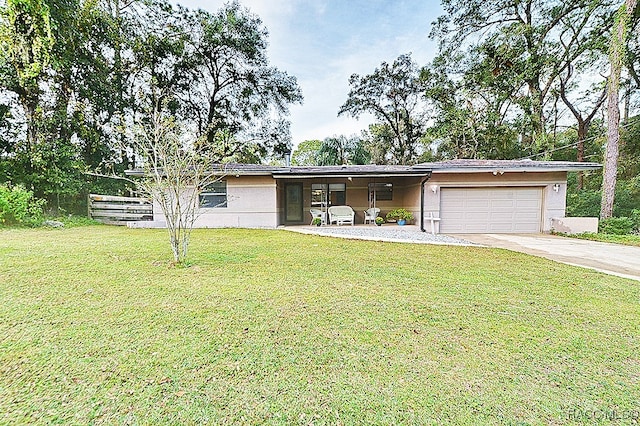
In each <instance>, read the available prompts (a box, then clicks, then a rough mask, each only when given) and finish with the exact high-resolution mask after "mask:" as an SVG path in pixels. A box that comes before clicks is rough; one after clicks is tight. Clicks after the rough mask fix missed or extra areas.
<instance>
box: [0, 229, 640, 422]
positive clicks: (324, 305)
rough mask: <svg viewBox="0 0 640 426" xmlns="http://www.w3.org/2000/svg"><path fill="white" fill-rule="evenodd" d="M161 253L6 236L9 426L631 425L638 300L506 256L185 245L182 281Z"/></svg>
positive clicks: (120, 237)
mask: <svg viewBox="0 0 640 426" xmlns="http://www.w3.org/2000/svg"><path fill="white" fill-rule="evenodd" d="M166 239H167V236H166V233H165V231H162V230H131V229H125V228H112V227H104V226H101V227H79V228H73V229H63V230H55V229H52V230H46V229H39V230H29V229H26V230H25V229H21V230H8V231H2V232H0V296H1V298H0V299H1V301H2V303H0V424H20V423H38V424H51V423H64V424H87V423H97V424H203V423H214V424H231V423H233V424H305V425H306V424H316V425H320V424H371V423H375V424H390V425H391V424H469V425H472V424H473V425H475V424H545V425H547V424H583V423H584V424H593V423H594V422H593V420H594V419H595V420H598V419H600V420H602V424H611V422H608V421H607V420H606V419H604V418H603V415H604V414H609V413H615V414H616V415H617V416H619V417H625V418H624V419H622V420H621V421H619V422H617V423H616V424H625V423H631V422H632V421H633V416H634V413H635V415H636V416H637V415H638V410H639V409H640V406H639V404H640V403H639V401H640V342H639V336H640V303H639V302H640V287H639V286H638V284H637V283H636V282H634V281H630V280H624V279H621V278H617V277H612V276H607V275H603V274H600V273H597V272H593V271H589V270H586V269H580V268H574V267H570V266H565V265H561V264H557V263H553V262H550V261H547V260H544V259H540V258H535V257H531V256H527V255H522V254H517V253H513V252H509V251H505V250H494V249H485V248H475V247H445V246H426V245H407V244H394V243H381V242H370V241H349V240H342V239H331V238H327V237H319V236H306V235H298V234H293V233H288V232H286V231H256V230H253V231H251V230H196V231H194V235H193V241H192V245H191V257H190V259H191V262H192V266H191V267H189V268H175V267H170V266H168V265H169V263H168V260H169V259H170V253H169V251H168V244H167V241H166ZM594 410H595V411H596V413H595V414H593V411H594ZM589 413H592V414H589ZM636 420H637V417H636Z"/></svg>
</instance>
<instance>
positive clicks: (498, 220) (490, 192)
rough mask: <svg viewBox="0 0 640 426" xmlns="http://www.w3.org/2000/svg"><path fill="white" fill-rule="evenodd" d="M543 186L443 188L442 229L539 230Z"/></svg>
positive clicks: (451, 230) (477, 230)
mask: <svg viewBox="0 0 640 426" xmlns="http://www.w3.org/2000/svg"><path fill="white" fill-rule="evenodd" d="M541 215H542V188H522V187H513V188H494V187H491V188H442V191H441V193H440V218H441V219H440V232H442V233H503V234H507V233H536V232H540V221H541Z"/></svg>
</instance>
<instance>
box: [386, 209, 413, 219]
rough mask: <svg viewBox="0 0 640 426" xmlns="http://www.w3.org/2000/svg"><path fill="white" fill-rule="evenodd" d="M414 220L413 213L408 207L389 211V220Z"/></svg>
mask: <svg viewBox="0 0 640 426" xmlns="http://www.w3.org/2000/svg"><path fill="white" fill-rule="evenodd" d="M403 219H404V220H406V221H410V220H413V213H411V212H410V211H408V210H407V209H394V210H391V211H390V212H389V213H387V220H403Z"/></svg>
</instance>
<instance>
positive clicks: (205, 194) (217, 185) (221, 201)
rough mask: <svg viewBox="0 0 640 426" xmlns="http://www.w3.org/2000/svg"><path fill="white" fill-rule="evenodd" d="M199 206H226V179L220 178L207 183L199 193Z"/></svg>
mask: <svg viewBox="0 0 640 426" xmlns="http://www.w3.org/2000/svg"><path fill="white" fill-rule="evenodd" d="M200 207H204V208H219V207H227V181H226V180H221V181H218V182H213V183H211V184H209V185H207V186H206V187H205V188H204V189H203V190H202V192H201V193H200Z"/></svg>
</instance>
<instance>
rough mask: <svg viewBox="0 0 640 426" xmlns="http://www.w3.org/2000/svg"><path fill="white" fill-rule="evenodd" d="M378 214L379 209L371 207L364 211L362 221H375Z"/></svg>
mask: <svg viewBox="0 0 640 426" xmlns="http://www.w3.org/2000/svg"><path fill="white" fill-rule="evenodd" d="M379 214H380V209H379V208H377V207H371V208H370V209H367V210H365V211H364V223H367V221H369V223H376V217H378V215H379Z"/></svg>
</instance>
